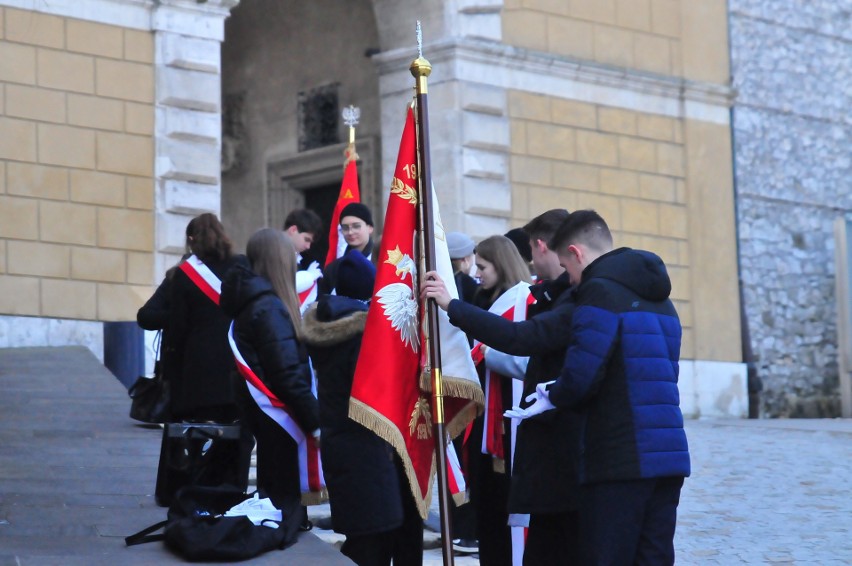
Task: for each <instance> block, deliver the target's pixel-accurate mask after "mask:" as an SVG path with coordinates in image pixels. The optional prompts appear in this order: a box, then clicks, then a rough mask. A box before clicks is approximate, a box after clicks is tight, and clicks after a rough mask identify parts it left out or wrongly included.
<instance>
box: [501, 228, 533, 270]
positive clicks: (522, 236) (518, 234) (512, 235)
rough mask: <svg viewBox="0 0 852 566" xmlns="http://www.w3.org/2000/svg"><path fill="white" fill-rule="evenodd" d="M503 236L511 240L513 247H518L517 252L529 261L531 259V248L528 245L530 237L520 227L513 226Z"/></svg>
mask: <svg viewBox="0 0 852 566" xmlns="http://www.w3.org/2000/svg"><path fill="white" fill-rule="evenodd" d="M505 236H506V237H507V238H509V239H510V240H512V243H513V244H515V247H516V248H518V253H520V254H521V257H522V258H524V260H525V261H526V262H527V263H529V262H531V261H532V248H531V247H530V237H529V236H527V233H526V232H524V231H523V230H522V229H520V228H513V229H512V230H509V231H508V232H506V234H505Z"/></svg>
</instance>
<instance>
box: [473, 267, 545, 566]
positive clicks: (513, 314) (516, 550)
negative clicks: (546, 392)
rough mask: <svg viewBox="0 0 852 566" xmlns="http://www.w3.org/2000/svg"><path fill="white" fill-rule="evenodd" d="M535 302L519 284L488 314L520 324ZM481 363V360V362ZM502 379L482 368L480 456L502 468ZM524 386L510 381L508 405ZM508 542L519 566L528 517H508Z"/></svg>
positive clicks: (514, 425)
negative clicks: (487, 458) (483, 399)
mask: <svg viewBox="0 0 852 566" xmlns="http://www.w3.org/2000/svg"><path fill="white" fill-rule="evenodd" d="M534 302H535V297H533V296H532V294H531V293H530V286H529V284H528V283H525V282H521V283H518V284H517V285H515V286H514V287H512V288H511V289H509V290H507V291H506V292H505V293H503V294H502V295H500V296H499V297H498V298H497V300H496V301H494V304H493V305H491V308H490V309H488V310H489V312H492V313H496V314H499V315H500V316H502V317H503V318H506V319H509V320H511V321H512V322H520V321H523V320H526V319H527V308H528V307H529V306H530V305H531V304H532V303H534ZM474 351H476V352H477V354H476V355H481V354H479V342H478V341H476V342H475V346H474ZM483 361H484V359H483ZM502 379H503V376H501V375H500V374H498V373H497V372H495V371H491V370H489V369H488V368H487V367H486V368H485V415H484V424H483V432H482V453H483V454H491V455H492V456H493V457H494V460H495V468H498V467H499V466H498V465H496V464H497V462H500V463H501V464H504V465H505V460H504V458H505V454H504V450H503V434H504V433H503V423H504V420H503V411H504V410H505V409H506V407H504V404H503V394H502V388H501V381H502ZM523 391H524V383H523V381H522V380H519V379H513V380H512V404H511V406H515V407H516V406H519V405H520V404H521V398H522V397H523ZM517 431H518V421H517V420H515V419H512V421H511V425H510V436H509V446H510V450H511V452H510V454H509V458H510V460H509V462H510V463H511V464H514V459H515V443H516V440H517ZM509 525H510V527H511V540H512V565H513V566H522V564H523V561H524V548H525V547H526V541H527V531H528V528H529V515H518V514H512V515H510V516H509Z"/></svg>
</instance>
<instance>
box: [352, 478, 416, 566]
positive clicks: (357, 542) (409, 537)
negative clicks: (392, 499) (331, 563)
mask: <svg viewBox="0 0 852 566" xmlns="http://www.w3.org/2000/svg"><path fill="white" fill-rule="evenodd" d="M401 479H402V480H403V481H401V482H400V487H401V489H403V490H404V491H405V492H404V493H403V494H402V500H403V519H402V525H400V526H399V527H397V528H396V529H393V530H390V531H384V532H381V533H374V534H369V535H347V536H346V541H345V542H344V543H343V546H342V547H341V548H340V552H342V553H343V554H344V555H345V556H348V557H349V558H351V559H352V561H353V562H355V564H357V565H358V566H390V564H391V561H393V566H421V565H422V564H423V519H421V518H420V513H418V511H417V506H416V505H415V504H414V497H413V496H412V495H411V493H410V492H408V481H407V480H406V479H405V478H404V477H403V478H401Z"/></svg>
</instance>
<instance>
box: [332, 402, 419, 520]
mask: <svg viewBox="0 0 852 566" xmlns="http://www.w3.org/2000/svg"><path fill="white" fill-rule="evenodd" d="M349 418H350V419H352V420H353V421H355V422H357V423H358V424H361V425H363V426H365V427H367V428H368V429H370V430H372V431H373V432H375V433H376V434H377V435H379V436H380V437H381V438H382V439H384V440H385V441H386V442H387V443H388V444H390V445H391V446H392V447H393V448H394V450H396V452H397V454H399V457H400V460H402V466H403V468H404V469H405V476H406V477H407V478H408V483H409V485H410V486H411V492H412V494H414V500H415V503H416V504H417V511H418V512H419V513H420V517H421V518H422V519H423V520H426V517H428V516H429V503H430V502H431V501H432V484H433V483H435V482H434V479H435V452H434V451H433V452H432V465H431V468H430V470H429V489H428V490H427V491H426V493H425V494H423V493H421V491H420V484H419V482H418V481H417V474H416V473H415V471H414V464H412V463H411V458H410V457H409V456H408V451H407V450H406V447H405V439H403V438H402V434H401V433H400V432H399V429H397V428H396V426H395V425H394V424H393V423H392V422H391V421H389V420H388V419H387V418H385V417H384V415H382V414H381V413H379V412H378V411H376V410H375V409H373V408H372V407H370V406H369V405H367V404H365V403H362V402H361V401H359V400H357V399H353V398H351V397H350V398H349Z"/></svg>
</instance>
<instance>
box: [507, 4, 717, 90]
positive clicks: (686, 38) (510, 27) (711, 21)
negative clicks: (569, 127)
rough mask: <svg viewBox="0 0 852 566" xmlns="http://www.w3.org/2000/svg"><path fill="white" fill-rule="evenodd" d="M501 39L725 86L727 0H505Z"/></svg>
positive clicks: (547, 50)
mask: <svg viewBox="0 0 852 566" xmlns="http://www.w3.org/2000/svg"><path fill="white" fill-rule="evenodd" d="M503 41H504V42H505V43H507V44H509V45H514V46H516V47H524V48H527V49H534V50H536V51H545V52H548V53H553V54H556V55H564V56H568V57H571V58H577V59H586V60H590V61H595V62H598V63H603V64H606V65H614V66H618V67H627V68H630V69H636V70H640V71H647V72H652V73H658V74H663V75H672V76H678V77H680V76H682V77H685V78H688V79H693V80H700V81H708V82H718V83H725V82H727V81H728V79H729V70H728V23H727V8H726V3H725V0H700V1H696V0H570V1H568V0H505V3H504V8H503Z"/></svg>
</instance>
